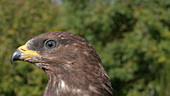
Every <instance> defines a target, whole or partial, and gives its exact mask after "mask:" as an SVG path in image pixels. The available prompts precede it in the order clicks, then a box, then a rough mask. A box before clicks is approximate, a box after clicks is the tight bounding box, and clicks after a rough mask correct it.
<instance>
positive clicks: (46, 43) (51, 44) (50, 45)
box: [45, 40, 57, 49]
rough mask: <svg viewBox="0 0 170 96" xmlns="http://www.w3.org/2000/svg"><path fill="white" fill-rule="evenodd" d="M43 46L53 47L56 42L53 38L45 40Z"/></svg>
mask: <svg viewBox="0 0 170 96" xmlns="http://www.w3.org/2000/svg"><path fill="white" fill-rule="evenodd" d="M45 46H46V47H47V48H50V49H51V48H55V47H56V46H57V43H56V41H54V40H47V41H46V42H45Z"/></svg>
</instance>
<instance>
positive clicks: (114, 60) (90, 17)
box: [0, 0, 170, 96]
mask: <svg viewBox="0 0 170 96" xmlns="http://www.w3.org/2000/svg"><path fill="white" fill-rule="evenodd" d="M50 31H68V32H73V33H76V34H78V35H80V36H82V37H84V38H85V39H86V40H87V41H88V42H90V43H91V44H92V45H93V46H94V48H95V49H96V50H97V52H98V54H99V55H100V57H101V59H102V61H103V65H104V67H105V69H106V71H107V72H108V74H109V76H110V78H111V82H112V86H113V89H114V94H115V95H116V96H170V94H169V92H168V91H169V90H170V83H169V81H170V76H169V74H170V1H169V0H104V1H103V0H51V1H50V0H36V1H35V0H0V42H1V43H0V61H1V62H0V96H40V95H41V94H42V93H43V90H44V87H45V86H46V83H47V76H46V74H45V73H44V72H43V71H42V70H40V69H38V68H37V67H35V66H34V65H33V64H29V63H25V62H15V64H14V65H10V56H11V54H12V53H13V51H14V50H15V49H16V48H17V47H18V46H20V45H22V44H24V43H25V42H26V41H27V40H29V39H31V38H33V37H34V36H36V35H39V34H42V33H45V32H50Z"/></svg>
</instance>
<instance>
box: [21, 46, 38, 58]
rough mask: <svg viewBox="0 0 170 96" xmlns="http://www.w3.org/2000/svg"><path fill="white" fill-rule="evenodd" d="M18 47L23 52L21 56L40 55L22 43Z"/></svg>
mask: <svg viewBox="0 0 170 96" xmlns="http://www.w3.org/2000/svg"><path fill="white" fill-rule="evenodd" d="M18 49H19V50H20V51H21V52H22V53H23V56H22V57H21V58H29V57H32V56H41V55H39V54H38V53H37V52H36V51H33V50H29V49H27V47H26V45H22V46H20V47H19V48H18Z"/></svg>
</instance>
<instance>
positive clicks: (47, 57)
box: [11, 32, 112, 96]
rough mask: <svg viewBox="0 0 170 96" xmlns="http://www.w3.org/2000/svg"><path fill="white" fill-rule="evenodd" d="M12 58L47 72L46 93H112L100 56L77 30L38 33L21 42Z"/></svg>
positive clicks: (77, 94)
mask: <svg viewBox="0 0 170 96" xmlns="http://www.w3.org/2000/svg"><path fill="white" fill-rule="evenodd" d="M11 61H27V62H30V63H33V64H35V65H36V66H38V67H39V68H41V69H43V70H44V71H45V72H46V73H47V75H48V77H49V82H48V84H47V87H46V90H45V92H44V96H47V95H46V94H53V95H48V96H58V95H61V94H63V95H62V96H84V95H87V96H94V94H97V95H99V94H100V95H99V96H106V95H107V94H108V95H107V96H111V95H112V91H111V90H112V88H111V84H110V82H109V78H108V76H107V74H106V72H105V70H104V68H103V67H102V65H101V61H100V58H99V56H98V55H97V54H96V52H95V50H94V49H93V48H92V47H91V46H90V44H88V43H87V42H86V41H85V40H84V39H83V38H81V37H79V36H77V35H75V34H72V33H67V32H49V33H45V34H42V35H39V36H36V37H34V38H33V39H31V40H29V41H28V42H27V43H26V44H24V45H22V46H20V47H19V48H18V49H17V50H16V51H15V52H14V53H13V55H12V57H11ZM101 90H103V91H101ZM54 94H55V95H54ZM68 94H72V95H68Z"/></svg>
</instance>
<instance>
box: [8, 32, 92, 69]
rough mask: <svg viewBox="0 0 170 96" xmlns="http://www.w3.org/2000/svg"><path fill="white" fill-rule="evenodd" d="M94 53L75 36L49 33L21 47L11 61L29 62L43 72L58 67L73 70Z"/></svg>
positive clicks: (64, 33)
mask: <svg viewBox="0 0 170 96" xmlns="http://www.w3.org/2000/svg"><path fill="white" fill-rule="evenodd" d="M92 51H93V50H92V48H91V47H90V45H89V44H88V43H86V41H85V40H84V39H83V38H81V37H79V36H77V35H75V34H71V33H67V32H49V33H45V34H42V35H39V36H36V37H34V38H33V39H31V40H29V41H28V42H27V43H26V44H25V45H22V46H20V47H19V48H18V49H17V50H16V51H15V52H14V53H13V55H12V58H11V61H27V62H30V63H33V64H35V65H36V66H38V67H39V68H42V69H43V70H52V69H54V68H53V67H56V66H58V67H62V66H64V68H69V67H70V68H72V67H76V66H81V63H82V62H83V61H87V60H85V59H87V58H86V57H89V55H90V53H91V52H92ZM79 61H81V62H79ZM76 64H79V65H76Z"/></svg>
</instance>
